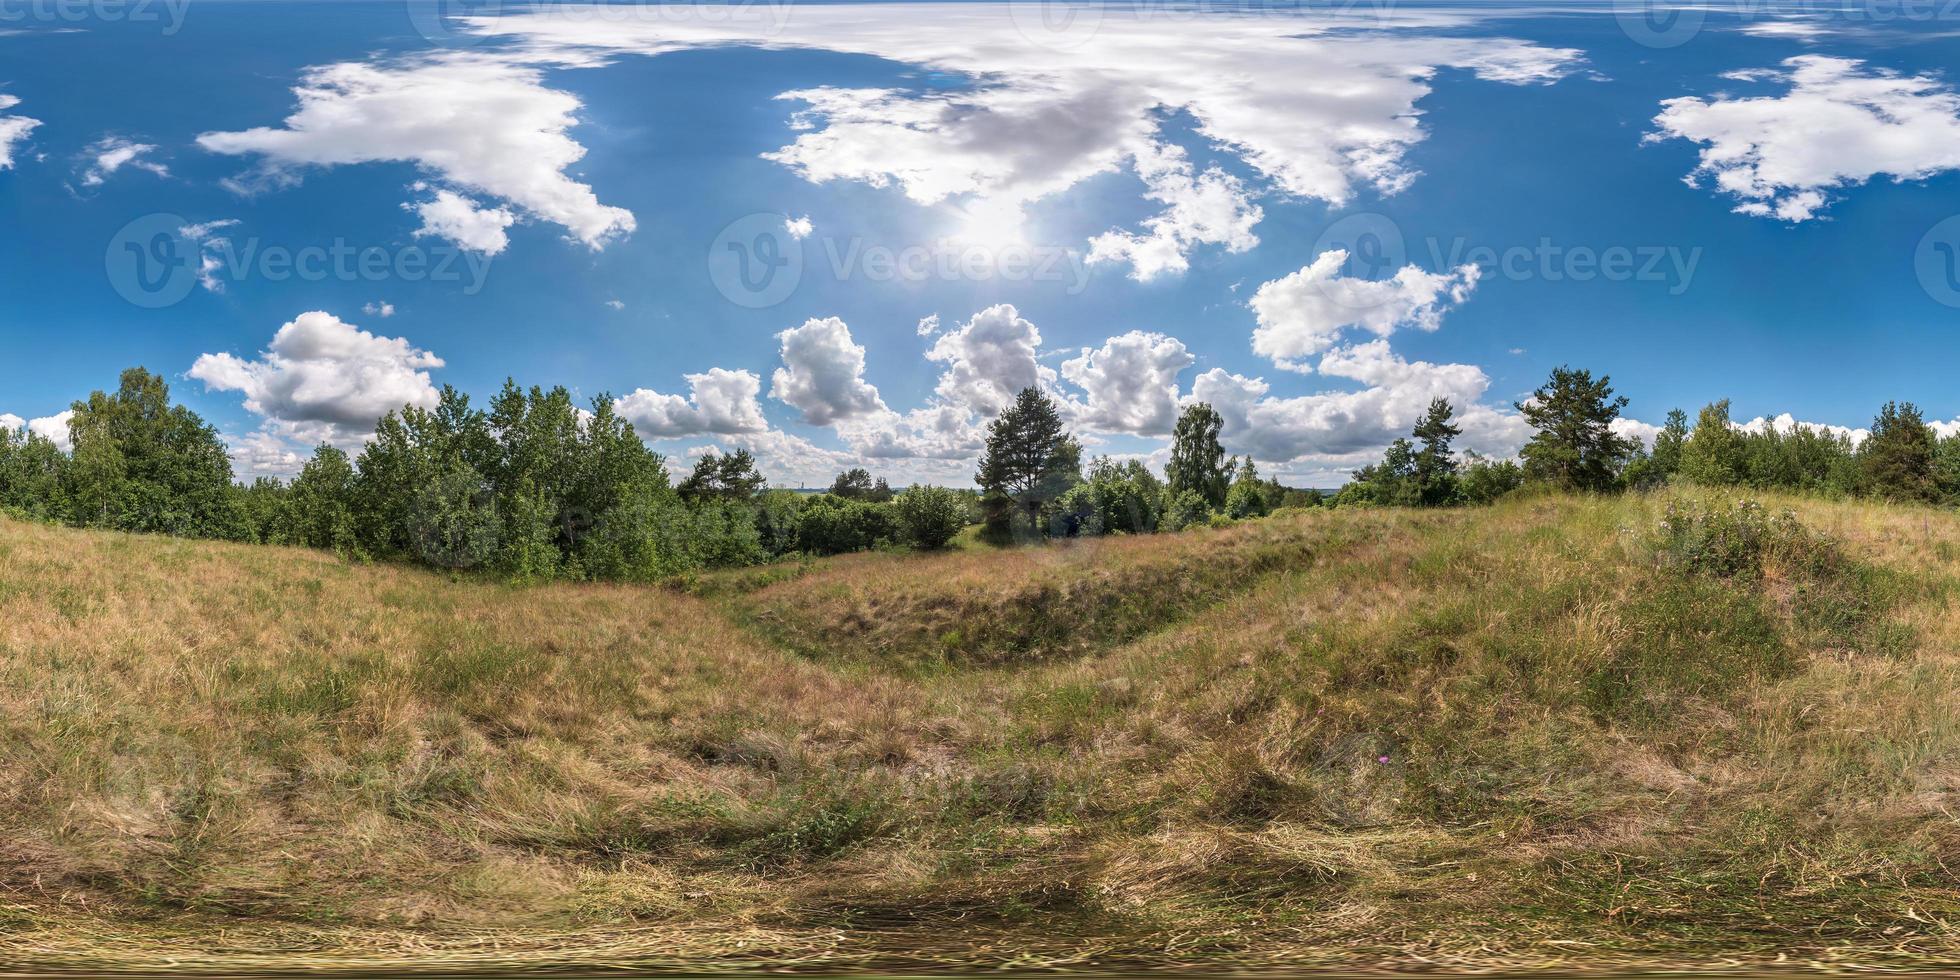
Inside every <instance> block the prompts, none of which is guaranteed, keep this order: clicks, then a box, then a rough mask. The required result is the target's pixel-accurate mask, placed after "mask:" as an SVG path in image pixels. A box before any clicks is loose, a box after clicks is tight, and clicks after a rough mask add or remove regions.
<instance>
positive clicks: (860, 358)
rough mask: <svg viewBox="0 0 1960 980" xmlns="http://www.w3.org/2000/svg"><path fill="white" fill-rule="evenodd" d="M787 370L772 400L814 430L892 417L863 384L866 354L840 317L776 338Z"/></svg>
mask: <svg viewBox="0 0 1960 980" xmlns="http://www.w3.org/2000/svg"><path fill="white" fill-rule="evenodd" d="M776 339H777V340H779V341H781V342H782V359H783V366H782V367H780V368H777V369H776V373H775V376H774V378H773V379H772V381H773V383H772V384H771V385H770V388H769V396H770V397H771V398H775V399H777V400H779V401H781V402H784V403H785V404H788V405H789V406H791V407H792V408H795V409H796V410H797V411H799V412H802V413H803V421H805V422H808V423H810V424H811V425H831V424H833V423H836V422H840V421H846V420H849V419H856V418H864V417H866V416H869V415H872V414H875V413H880V412H886V411H889V409H887V408H886V407H885V402H884V400H883V399H881V398H879V397H878V389H877V388H875V387H872V386H871V385H870V384H868V383H867V382H866V381H865V380H864V348H863V347H860V346H858V344H857V343H856V342H854V341H853V340H852V339H851V328H850V327H848V326H846V325H845V323H844V321H842V320H840V319H838V318H836V317H834V316H833V317H828V318H825V319H822V320H818V319H811V320H809V321H807V322H805V323H804V324H803V325H802V326H800V327H792V328H790V329H788V330H785V331H783V332H782V333H779V334H777V335H776Z"/></svg>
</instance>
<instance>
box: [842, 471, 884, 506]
mask: <svg viewBox="0 0 1960 980" xmlns="http://www.w3.org/2000/svg"><path fill="white" fill-rule="evenodd" d="M830 495H831V496H833V497H842V498H843V499H845V500H868V501H870V502H872V503H874V504H882V503H887V502H889V501H890V500H891V499H892V496H893V494H892V488H891V484H889V483H886V482H885V479H884V477H879V478H878V479H877V480H875V481H874V480H872V479H871V474H870V473H869V472H867V471H866V470H864V469H863V468H861V467H860V468H855V469H849V470H845V471H844V472H842V473H839V474H837V479H835V480H833V481H831V484H830Z"/></svg>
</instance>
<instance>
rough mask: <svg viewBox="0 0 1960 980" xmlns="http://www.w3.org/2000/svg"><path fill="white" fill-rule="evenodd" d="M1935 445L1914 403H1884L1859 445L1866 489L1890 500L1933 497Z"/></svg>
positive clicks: (1934, 487) (1935, 491)
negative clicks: (1869, 430)
mask: <svg viewBox="0 0 1960 980" xmlns="http://www.w3.org/2000/svg"><path fill="white" fill-rule="evenodd" d="M1934 448H1935V440H1934V435H1933V430H1932V428H1931V427H1929V426H1928V425H1927V424H1926V420H1925V418H1924V417H1923V416H1921V415H1920V413H1919V408H1918V407H1917V406H1915V405H1913V404H1912V403H1911V402H1904V403H1894V402H1886V403H1885V407H1884V408H1882V409H1880V410H1879V413H1878V417H1877V418H1875V419H1873V420H1872V431H1871V435H1869V436H1867V437H1866V438H1865V442H1864V444H1863V445H1861V446H1859V447H1858V456H1859V462H1860V463H1861V464H1862V468H1863V470H1864V478H1865V486H1866V488H1867V490H1868V491H1869V492H1870V493H1872V494H1873V495H1874V496H1879V497H1885V498H1887V499H1891V500H1933V499H1935V498H1936V497H1937V496H1938V486H1937V484H1936V483H1935V481H1934V477H1933V456H1934Z"/></svg>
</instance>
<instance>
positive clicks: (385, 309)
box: [361, 299, 395, 320]
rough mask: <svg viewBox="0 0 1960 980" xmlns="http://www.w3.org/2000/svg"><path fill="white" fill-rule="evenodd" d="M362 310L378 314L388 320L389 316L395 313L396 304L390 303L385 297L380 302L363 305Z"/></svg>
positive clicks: (369, 314)
mask: <svg viewBox="0 0 1960 980" xmlns="http://www.w3.org/2000/svg"><path fill="white" fill-rule="evenodd" d="M361 312H362V313H365V314H367V315H368V316H378V317H380V318H382V319H383V320H386V319H387V318H389V317H391V316H394V315H395V304H393V303H390V302H388V301H387V300H385V299H384V300H381V301H379V302H374V303H369V304H367V305H365V306H363V307H361Z"/></svg>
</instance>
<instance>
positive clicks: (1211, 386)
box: [0, 0, 1960, 485]
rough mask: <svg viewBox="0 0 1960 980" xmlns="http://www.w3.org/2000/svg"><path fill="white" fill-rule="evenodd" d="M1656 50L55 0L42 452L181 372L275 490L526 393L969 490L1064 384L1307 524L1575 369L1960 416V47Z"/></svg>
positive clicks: (1095, 426) (17, 166)
mask: <svg viewBox="0 0 1960 980" xmlns="http://www.w3.org/2000/svg"><path fill="white" fill-rule="evenodd" d="M459 12H460V13H462V14H464V15H467V16H457V14H458V13H459ZM1645 13H1646V12H1645V11H1644V10H1641V9H1638V8H1634V7H1631V6H1629V5H1626V4H1622V5H1620V7H1619V8H1617V9H1616V7H1615V6H1613V5H1577V4H1556V3H1546V4H1533V5H1513V6H1491V5H1483V4H1470V3H1448V4H1411V3H1394V4H1389V3H1386V2H1383V3H1380V4H1376V3H1352V4H1349V3H1345V2H1343V3H1332V2H1326V0H1316V2H1312V3H1306V4H1273V5H1260V6H1253V5H1248V4H1242V3H1232V4H1218V3H1214V4H1208V5H1202V6H1200V7H1186V6H1176V5H1168V4H1161V3H1159V4H1149V5H1144V6H1127V5H1126V6H1067V5H1063V4H1061V3H1059V2H1057V3H1041V2H1037V0H1022V2H1018V3H1010V4H980V3H947V4H938V5H933V4H925V5H912V4H835V3H832V4H811V3H788V2H784V3H773V4H772V3H763V2H757V3H750V4H735V5H692V6H664V7H662V6H648V5H613V6H610V7H606V8H601V9H594V8H579V7H562V6H560V7H547V8H538V9H533V8H519V7H515V6H510V5H506V6H502V7H495V6H492V7H475V8H456V7H452V8H450V9H448V10H446V11H445V10H444V9H443V8H438V7H435V6H432V5H417V4H404V3H399V2H380V0H372V2H336V3H305V2H223V0H196V2H194V3H187V4H181V5H179V6H174V7H173V6H169V5H166V4H165V3H164V2H162V0H156V2H154V3H148V4H145V3H141V2H137V0H131V2H130V3H128V4H123V3H119V2H111V0H99V2H97V3H95V4H93V5H92V6H87V7H86V9H84V8H83V7H79V6H78V7H70V8H60V9H57V8H55V7H53V6H52V5H40V6H37V5H35V4H33V3H32V2H30V0H15V2H14V3H12V4H0V15H5V16H6V18H7V19H6V21H5V22H0V147H4V152H0V157H4V159H5V160H6V161H7V166H6V167H5V168H4V169H0V218H4V220H5V224H6V226H7V227H8V228H11V229H13V233H12V234H10V235H7V236H5V237H4V238H0V284H4V289H5V294H6V297H7V302H6V303H5V304H4V306H3V307H0V339H4V347H0V349H3V350H4V351H5V353H4V354H3V355H0V414H3V415H7V416H10V417H9V418H8V419H7V422H8V424H16V423H18V422H27V421H30V420H32V421H33V422H34V424H35V425H36V427H37V428H40V429H42V430H43V431H48V432H55V433H58V431H59V429H60V426H59V423H58V420H57V416H58V413H59V412H60V411H61V410H62V409H64V408H65V407H66V405H67V403H68V402H69V401H70V400H72V399H74V398H76V397H79V396H81V395H84V394H86V392H87V391H88V390H90V389H92V388H97V387H104V386H108V385H110V384H112V383H113V380H114V377H115V374H116V372H117V371H118V370H120V369H121V368H123V367H127V366H130V365H135V364H142V365H145V366H148V367H150V368H151V369H153V370H156V371H159V372H161V373H163V374H165V375H166V376H168V377H169V378H171V380H172V382H173V385H174V389H175V391H176V393H177V395H178V396H179V397H180V398H181V399H182V400H184V401H186V402H188V403H189V404H191V405H192V406H193V407H195V408H196V409H197V410H198V411H200V412H202V413H203V414H204V415H205V416H206V417H207V418H209V419H211V420H212V421H213V422H214V423H216V424H217V425H219V427H220V428H221V429H222V431H223V432H224V433H225V435H226V437H227V438H228V440H230V441H231V443H232V445H233V447H234V456H235V459H236V461H237V464H238V470H239V471H240V473H241V474H245V475H250V474H259V473H266V474H275V475H276V474H282V473H288V472H290V471H291V470H292V469H293V468H295V467H296V466H297V464H298V462H299V461H300V460H301V459H303V457H304V455H305V454H306V453H307V452H308V451H309V448H310V446H312V445H314V444H317V443H318V442H320V441H333V442H338V443H342V444H346V445H354V444H357V443H358V441H359V440H360V438H361V437H362V435H364V434H365V432H366V431H368V429H369V427H371V425H372V422H373V419H374V417H376V416H377V415H378V414H379V413H380V412H381V411H385V410H386V409H387V408H388V407H392V406H395V405H399V404H402V403H404V402H411V403H426V401H427V400H428V399H430V398H431V397H432V393H433V390H434V386H438V385H441V384H454V385H457V386H458V387H461V388H463V389H464V390H467V391H470V392H472V393H474V394H477V395H478V396H484V395H488V394H489V393H491V392H492V391H494V390H495V388H496V387H497V386H498V385H499V384H501V382H502V380H503V379H504V378H505V377H506V376H514V377H515V378H516V379H517V380H518V381H519V382H521V383H525V384H534V383H535V384H546V385H551V384H564V385H566V386H568V387H571V388H572V389H574V390H575V391H577V392H579V393H581V394H583V395H587V396H590V395H596V394H598V393H600V392H611V393H612V394H614V395H616V396H621V397H623V398H624V399H625V401H624V403H623V404H624V405H625V407H626V408H627V410H628V414H629V417H632V418H634V420H635V422H636V424H637V425H638V426H639V427H640V429H641V431H642V434H643V435H645V436H647V437H648V438H649V439H650V440H653V441H654V442H655V444H656V446H657V447H658V448H660V449H662V450H663V451H665V452H669V453H672V454H674V455H675V456H676V457H678V458H683V459H684V458H685V457H686V456H687V454H689V453H690V452H699V451H700V450H701V449H703V448H704V447H707V446H711V445H712V446H719V447H723V448H728V447H733V446H747V447H749V448H752V449H754V450H756V451H757V452H758V454H759V455H760V456H762V458H763V460H764V464H765V470H766V471H767V472H769V473H771V475H772V476H774V477H775V478H776V479H777V480H778V482H782V483H788V484H795V483H802V482H818V481H824V480H827V479H828V476H829V475H830V474H832V473H834V472H836V471H837V470H838V469H839V468H841V467H844V466H848V465H866V466H868V467H869V468H871V469H872V470H873V471H874V472H878V473H882V474H890V475H891V476H892V477H893V478H894V481H895V482H910V481H913V480H933V481H938V482H954V483H964V482H966V480H967V478H968V477H969V476H970V474H971V471H972V457H973V455H974V450H975V447H976V440H977V438H978V435H979V433H980V431H981V429H982V427H983V426H984V423H985V421H986V420H987V418H988V417H990V415H991V413H992V412H993V411H994V410H995V409H996V408H997V407H998V405H999V404H1000V402H1001V401H1002V400H1003V399H1004V398H1005V397H1006V396H1007V395H1008V394H1009V393H1010V392H1011V391H1012V390H1014V389H1015V388H1017V387H1019V386H1020V385H1022V384H1028V383H1033V384H1040V385H1043V386H1045V387H1047V388H1049V389H1050V390H1051V391H1053V392H1054V393H1055V394H1056V396H1057V397H1058V398H1059V399H1060V400H1061V401H1062V402H1063V403H1064V405H1065V406H1066V407H1067V409H1068V411H1069V413H1070V415H1071V416H1072V418H1073V419H1074V421H1075V427H1076V428H1077V430H1078V431H1079V432H1080V433H1081V434H1082V435H1083V436H1085V439H1086V441H1088V442H1090V443H1091V444H1092V451H1097V452H1110V453H1116V454H1138V455H1153V454H1161V453H1162V451H1163V449H1162V447H1163V444H1164V441H1165V439H1164V436H1165V433H1166V431H1167V428H1168V424H1169V420H1170V419H1171V418H1172V417H1173V416H1174V414H1175V412H1176V410H1177V408H1178V407H1179V406H1180V405H1181V404H1183V403H1186V402H1188V401H1190V400H1194V399H1204V400H1207V401H1211V402H1213V403H1214V404H1217V405H1219V406H1220V407H1221V410H1223V411H1224V412H1225V415H1226V418H1227V424H1228V426H1227V432H1226V436H1227V442H1228V447H1229V448H1232V449H1234V450H1235V451H1244V452H1249V453H1252V454H1253V455H1255V456H1256V457H1257V458H1259V459H1260V460H1261V461H1262V463H1263V464H1264V465H1265V468H1266V469H1268V470H1269V471H1274V472H1279V473H1282V474H1285V475H1286V476H1287V477H1288V478H1289V479H1290V480H1292V481H1293V482H1296V483H1301V484H1310V485H1329V484H1331V483H1338V482H1339V480H1340V479H1341V478H1342V474H1343V473H1344V472H1345V471H1346V470H1348V469H1351V468H1352V467H1353V466H1354V465H1355V464H1357V463H1358V462H1361V461H1364V460H1365V459H1366V458H1367V457H1368V456H1369V455H1370V454H1373V453H1378V452H1379V449H1380V448H1381V446H1382V445H1383V444H1384V443H1385V442H1386V441H1387V440H1388V439H1390V438H1393V436H1394V435H1395V434H1397V433H1399V432H1401V431H1403V430H1405V429H1406V428H1407V426H1408V425H1409V424H1410V423H1411V422H1412V421H1413V418H1414V416H1415V414H1416V413H1417V412H1418V411H1420V409H1421V408H1422V406H1423V405H1424V404H1426V403H1427V401H1428V399H1429V398H1430V397H1432V396H1437V395H1441V396H1445V397H1449V398H1450V399H1451V400H1452V401H1453V402H1455V403H1456V404H1457V405H1458V407H1459V409H1460V410H1462V411H1463V412H1464V415H1465V426H1466V429H1467V430H1468V431H1467V433H1466V436H1465V440H1464V441H1465V443H1466V444H1468V445H1470V446H1473V447H1474V448H1477V449H1479V450H1481V451H1484V452H1487V453H1492V454H1498V455H1503V454H1507V453H1509V452H1511V451H1513V450H1514V449H1515V448H1516V446H1517V445H1518V443H1519V442H1521V440H1522V438H1523V436H1524V429H1523V427H1522V423H1521V422H1520V421H1519V420H1518V419H1517V417H1516V414H1515V413H1514V412H1513V411H1511V410H1510V408H1509V406H1510V403H1511V402H1512V401H1513V400H1514V399H1517V398H1520V397H1523V396H1524V395H1525V394H1526V393H1527V392H1528V391H1529V390H1530V389H1531V388H1532V387H1533V386H1534V385H1535V384H1536V383H1537V382H1538V381H1540V380H1541V379H1542V378H1543V377H1544V375H1545V374H1546V373H1547V372H1548V370H1549V369H1550V368H1551V367H1553V366H1555V365H1558V364H1562V363H1570V364H1574V365H1579V366H1586V367H1591V368H1593V369H1595V370H1597V371H1605V372H1608V373H1610V374H1611V375H1612V376H1613V378H1614V381H1615V383H1616V385H1617V386H1618V388H1619V389H1620V390H1621V391H1622V392H1623V393H1625V394H1627V395H1629V396H1630V397H1631V398H1632V399H1633V405H1632V407H1631V408H1630V410H1629V414H1630V415H1631V416H1632V417H1633V418H1635V419H1637V420H1640V421H1642V422H1645V423H1655V422H1658V421H1660V420H1661V418H1662V416H1664V414H1665V413H1666V411H1667V410H1668V409H1669V408H1673V407H1677V406H1678V407H1682V408H1685V409H1688V410H1689V411H1691V412H1692V411H1693V410H1694V409H1695V408H1696V407H1698V406H1699V405H1700V404H1702V403H1704V402H1706V401H1709V400H1713V399H1715V398H1721V397H1727V398H1732V399H1733V400H1734V402H1735V414H1736V417H1737V419H1738V420H1747V419H1751V418H1754V417H1757V416H1764V417H1775V416H1778V415H1781V414H1783V413H1789V414H1790V415H1791V416H1792V417H1793V418H1795V419H1798V420H1803V421H1809V422H1815V423H1823V424H1832V425H1841V426H1847V427H1856V426H1859V425H1862V424H1864V423H1866V422H1868V421H1869V419H1870V416H1871V415H1872V414H1873V412H1874V411H1875V409H1876V407H1877V406H1878V405H1879V404H1880V403H1882V402H1883V401H1885V400H1887V399H1891V398H1902V399H1912V400H1915V401H1917V402H1919V403H1920V404H1921V405H1922V406H1924V407H1925V408H1926V410H1927V412H1928V415H1929V417H1931V418H1935V419H1940V420H1947V419H1954V418H1956V417H1960V391H1957V390H1956V389H1955V388H1954V386H1953V385H1952V384H1951V383H1950V382H1948V380H1947V377H1946V376H1947V374H1948V373H1949V369H1948V368H1947V365H1950V364H1952V363H1954V360H1955V356H1956V355H1960V331H1956V329H1955V328H1956V327H1960V289H1956V288H1955V284H1954V282H1953V281H1952V278H1951V277H1953V276H1956V275H1960V270H1956V269H1954V268H1951V267H1949V266H1948V265H1947V264H1946V263H1950V262H1951V261H1953V256H1954V255H1956V254H1960V252H1957V251H1956V250H1960V221H1954V222H1947V223H1945V224H1942V222H1945V221H1946V219H1947V218H1948V217H1949V216H1951V215H1952V214H1954V213H1956V212H1960V98H1957V97H1956V96H1955V94H1954V84H1955V82H1956V81H1960V80H1956V79H1954V78H1951V77H1949V75H1948V74H1947V66H1950V65H1953V64H1955V63H1960V58H1956V55H1960V24H1956V23H1952V22H1947V21H1944V20H1942V19H1941V17H1940V14H1941V11H1939V10H1938V9H1937V5H1933V6H1929V7H1927V8H1925V9H1918V8H1909V7H1900V6H1898V5H1895V4H1881V3H1879V2H1878V0H1871V2H1870V3H1861V4H1855V5H1854V4H1850V3H1838V4H1833V5H1831V6H1830V7H1829V8H1828V9H1826V8H1824V7H1823V6H1820V5H1815V4H1812V5H1804V6H1789V7H1781V6H1779V7H1770V6H1768V5H1762V4H1740V5H1725V4H1722V3H1717V4H1713V5H1710V6H1708V7H1706V8H1688V9H1686V10H1685V12H1684V11H1680V10H1675V11H1669V10H1665V9H1663V10H1660V11H1658V12H1657V14H1656V17H1655V18H1654V19H1648V18H1646V17H1645V16H1644V15H1645ZM1657 25H1658V26H1657ZM1657 31H1658V33H1656V32H1657ZM1398 243H1399V244H1398ZM1337 250H1339V251H1337ZM1341 251H1345V253H1347V254H1341ZM287 260H292V261H297V262H299V263H301V264H302V265H303V266H304V267H305V268H306V269H307V271H305V272H294V271H291V270H289V269H288V268H287V267H286V266H285V265H283V264H282V263H283V262H285V261H287ZM364 262H365V263H366V264H365V265H363V263H364ZM745 263H746V267H745V265H744V264H745ZM772 273H773V274H772ZM1636 431H1639V430H1637V429H1636Z"/></svg>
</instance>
